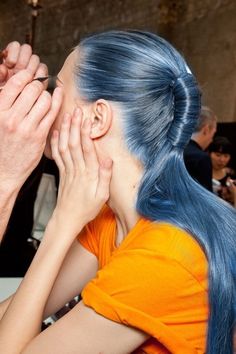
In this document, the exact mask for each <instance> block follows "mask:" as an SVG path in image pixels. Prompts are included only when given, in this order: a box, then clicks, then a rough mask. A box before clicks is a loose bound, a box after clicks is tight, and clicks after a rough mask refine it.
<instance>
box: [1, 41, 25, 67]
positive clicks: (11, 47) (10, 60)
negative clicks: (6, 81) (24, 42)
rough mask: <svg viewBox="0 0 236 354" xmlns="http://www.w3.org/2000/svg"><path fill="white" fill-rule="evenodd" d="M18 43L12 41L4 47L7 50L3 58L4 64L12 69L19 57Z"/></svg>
mask: <svg viewBox="0 0 236 354" xmlns="http://www.w3.org/2000/svg"><path fill="white" fill-rule="evenodd" d="M20 48H21V46H20V43H18V42H16V41H14V42H11V43H9V44H8V46H7V47H6V50H7V56H6V58H5V61H4V64H5V65H6V66H7V67H8V68H9V69H11V68H13V67H14V66H15V65H16V63H17V61H18V57H19V55H20Z"/></svg>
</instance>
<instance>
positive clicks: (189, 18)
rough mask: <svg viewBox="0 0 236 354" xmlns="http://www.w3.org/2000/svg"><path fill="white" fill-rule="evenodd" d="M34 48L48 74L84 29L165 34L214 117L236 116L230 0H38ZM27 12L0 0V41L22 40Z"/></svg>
mask: <svg viewBox="0 0 236 354" xmlns="http://www.w3.org/2000/svg"><path fill="white" fill-rule="evenodd" d="M39 3H40V4H41V5H42V9H41V10H40V11H39V13H40V14H39V16H38V18H37V24H36V38H35V51H36V52H37V53H38V54H39V55H40V56H41V57H42V59H43V60H44V61H45V62H46V63H47V64H48V65H49V69H50V72H51V74H55V73H56V72H57V71H58V70H59V68H60V67H61V65H62V63H63V61H64V59H65V57H66V56H67V54H68V52H69V51H70V49H71V48H72V47H73V46H75V45H76V44H77V43H78V42H79V40H80V38H81V37H82V36H84V35H85V34H87V33H90V32H94V31H98V30H103V29H112V28H142V29H147V30H151V31H154V32H158V33H159V34H161V35H163V36H164V37H165V38H167V39H169V40H170V41H171V42H172V43H173V44H174V45H175V46H176V47H177V48H178V49H179V50H180V51H181V52H182V53H183V54H184V55H185V57H186V58H187V60H188V62H189V64H190V67H191V68H192V69H193V71H194V73H195V74H196V76H197V78H198V80H199V82H200V85H201V88H202V91H203V102H204V103H205V104H207V105H209V106H210V107H211V108H212V109H213V110H214V111H215V112H216V114H217V116H218V120H219V122H236V20H235V19H236V1H235V0H175V1H174V0H146V1H145V0H117V1H111V0H41V1H39ZM30 20H31V12H30V8H29V6H28V5H27V1H26V0H5V1H3V0H2V1H0V46H4V45H5V44H6V43H7V42H8V41H10V40H13V39H17V40H19V41H21V42H24V41H25V37H26V34H27V33H29V29H30Z"/></svg>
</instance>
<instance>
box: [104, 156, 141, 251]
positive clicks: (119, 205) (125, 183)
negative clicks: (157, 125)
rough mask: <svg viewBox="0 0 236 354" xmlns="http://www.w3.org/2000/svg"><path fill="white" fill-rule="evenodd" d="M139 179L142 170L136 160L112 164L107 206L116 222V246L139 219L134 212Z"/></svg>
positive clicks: (118, 161)
mask: <svg viewBox="0 0 236 354" xmlns="http://www.w3.org/2000/svg"><path fill="white" fill-rule="evenodd" d="M141 177H142V168H141V166H140V164H139V163H138V162H137V161H136V160H134V159H128V160H127V159H125V160H123V161H120V160H117V161H114V162H113V173H112V180H111V185H110V198H109V201H108V205H109V207H110V208H111V209H112V211H113V212H114V214H115V218H116V222H117V238H116V243H117V245H118V244H119V243H120V242H122V240H123V239H124V237H125V236H126V235H127V234H128V233H129V231H130V230H131V229H132V228H133V227H134V226H135V224H136V223H137V221H138V219H139V218H140V216H139V214H138V213H137V211H136V199H137V193H138V188H139V183H140V179H141Z"/></svg>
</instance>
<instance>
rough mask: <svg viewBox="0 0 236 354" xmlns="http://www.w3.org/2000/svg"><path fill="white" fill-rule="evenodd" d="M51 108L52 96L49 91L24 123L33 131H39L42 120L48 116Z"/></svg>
mask: <svg viewBox="0 0 236 354" xmlns="http://www.w3.org/2000/svg"><path fill="white" fill-rule="evenodd" d="M50 107H51V95H50V93H49V92H47V91H43V92H42V93H41V95H40V96H39V98H38V99H37V101H36V102H35V104H34V106H33V107H32V109H31V110H30V112H29V114H28V117H27V118H26V119H25V120H24V123H25V124H27V126H28V127H29V128H31V129H33V130H35V129H37V128H38V126H39V123H40V122H41V120H42V119H43V118H44V117H45V116H46V114H47V113H48V112H49V109H50Z"/></svg>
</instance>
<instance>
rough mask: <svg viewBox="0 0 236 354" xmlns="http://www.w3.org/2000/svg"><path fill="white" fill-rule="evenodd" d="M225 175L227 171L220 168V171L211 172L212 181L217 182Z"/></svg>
mask: <svg viewBox="0 0 236 354" xmlns="http://www.w3.org/2000/svg"><path fill="white" fill-rule="evenodd" d="M226 174H227V170H226V169H225V168H222V169H220V170H216V169H214V168H213V170H212V176H213V178H214V179H217V180H219V179H221V178H224V177H225V176H226Z"/></svg>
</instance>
